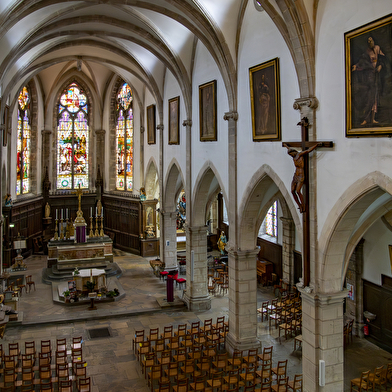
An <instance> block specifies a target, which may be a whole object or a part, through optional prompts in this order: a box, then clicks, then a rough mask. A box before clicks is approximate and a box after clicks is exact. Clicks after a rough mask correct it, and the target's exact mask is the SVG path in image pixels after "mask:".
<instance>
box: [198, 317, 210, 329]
mask: <svg viewBox="0 0 392 392" xmlns="http://www.w3.org/2000/svg"><path fill="white" fill-rule="evenodd" d="M211 328H212V318H210V319H207V320H204V323H203V326H202V327H200V329H201V330H202V331H204V332H207V331H210V330H211Z"/></svg>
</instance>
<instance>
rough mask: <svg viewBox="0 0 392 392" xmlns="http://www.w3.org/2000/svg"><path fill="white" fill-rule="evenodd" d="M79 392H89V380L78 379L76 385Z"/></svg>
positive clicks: (87, 378)
mask: <svg viewBox="0 0 392 392" xmlns="http://www.w3.org/2000/svg"><path fill="white" fill-rule="evenodd" d="M76 385H77V388H78V391H79V392H90V391H91V378H90V377H86V378H79V382H78V383H77V384H76Z"/></svg>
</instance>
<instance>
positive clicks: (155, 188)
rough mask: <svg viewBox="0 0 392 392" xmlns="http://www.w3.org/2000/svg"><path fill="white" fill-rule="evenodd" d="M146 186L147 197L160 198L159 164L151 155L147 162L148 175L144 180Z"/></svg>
mask: <svg viewBox="0 0 392 392" xmlns="http://www.w3.org/2000/svg"><path fill="white" fill-rule="evenodd" d="M144 188H145V190H146V196H147V199H154V198H158V196H159V172H158V165H157V163H156V161H155V159H154V157H151V158H150V160H149V161H148V163H147V169H146V177H145V180H144Z"/></svg>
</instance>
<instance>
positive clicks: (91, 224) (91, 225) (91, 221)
mask: <svg viewBox="0 0 392 392" xmlns="http://www.w3.org/2000/svg"><path fill="white" fill-rule="evenodd" d="M88 236H89V237H90V238H92V237H94V226H93V217H92V216H90V233H89V235H88Z"/></svg>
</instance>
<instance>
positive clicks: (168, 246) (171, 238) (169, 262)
mask: <svg viewBox="0 0 392 392" xmlns="http://www.w3.org/2000/svg"><path fill="white" fill-rule="evenodd" d="M161 219H162V220H161V227H163V230H162V232H163V233H165V238H163V252H162V253H161V260H162V261H164V262H165V270H166V271H172V270H175V269H177V268H178V266H177V231H176V223H177V213H176V211H174V212H164V211H161Z"/></svg>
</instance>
